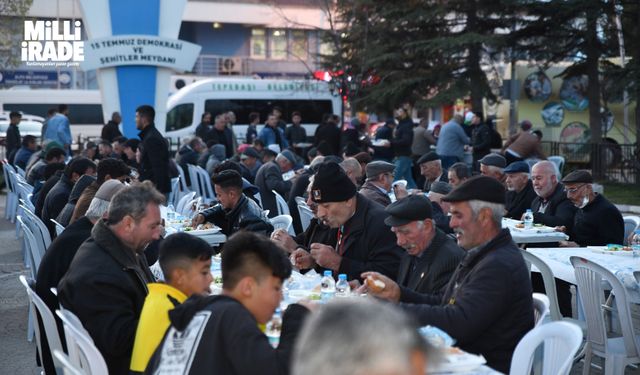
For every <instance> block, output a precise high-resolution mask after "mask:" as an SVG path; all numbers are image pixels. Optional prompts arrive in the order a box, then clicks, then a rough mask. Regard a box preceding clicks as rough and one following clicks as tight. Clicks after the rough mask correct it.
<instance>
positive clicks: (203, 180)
mask: <svg viewBox="0 0 640 375" xmlns="http://www.w3.org/2000/svg"><path fill="white" fill-rule="evenodd" d="M195 169H196V173H197V174H198V181H199V184H200V189H201V190H202V197H203V198H205V199H206V200H208V201H212V200H214V199H216V192H215V190H213V186H212V185H211V176H209V173H208V172H207V171H206V170H205V169H204V168H202V167H201V166H199V165H196V167H195Z"/></svg>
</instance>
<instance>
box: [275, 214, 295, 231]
mask: <svg viewBox="0 0 640 375" xmlns="http://www.w3.org/2000/svg"><path fill="white" fill-rule="evenodd" d="M269 221H270V222H271V225H273V230H276V229H284V230H286V231H287V232H288V233H289V234H291V229H292V225H291V224H292V223H293V218H292V217H291V216H290V215H278V216H276V217H274V218H272V219H269Z"/></svg>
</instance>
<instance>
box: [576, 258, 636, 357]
mask: <svg viewBox="0 0 640 375" xmlns="http://www.w3.org/2000/svg"><path fill="white" fill-rule="evenodd" d="M569 260H570V261H571V264H572V265H573V268H574V271H575V274H576V281H577V285H578V290H579V291H580V301H581V303H582V308H583V310H584V314H585V317H586V320H587V342H588V343H589V344H591V345H590V346H591V348H592V349H594V350H597V351H600V352H603V353H606V352H607V329H606V326H605V319H604V314H603V309H602V305H603V304H604V302H605V299H604V287H603V284H602V280H603V279H604V280H605V281H607V282H608V283H609V285H611V287H612V290H611V291H612V293H613V295H615V302H616V307H617V310H618V318H619V319H620V328H621V331H622V337H623V341H624V346H625V353H626V355H627V358H639V357H640V348H639V346H638V342H637V341H636V336H635V333H634V329H633V322H632V320H631V309H630V307H629V301H628V299H627V290H626V288H625V287H624V285H622V282H621V281H620V280H619V279H618V278H617V277H616V276H615V275H614V274H613V273H611V271H609V270H607V269H606V268H604V267H602V266H601V265H599V264H597V263H594V262H592V261H590V260H588V259H584V258H581V257H575V256H572V257H571V258H569Z"/></svg>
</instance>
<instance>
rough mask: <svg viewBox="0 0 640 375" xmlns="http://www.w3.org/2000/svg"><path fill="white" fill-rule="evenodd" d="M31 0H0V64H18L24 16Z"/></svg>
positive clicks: (9, 65) (5, 66)
mask: <svg viewBox="0 0 640 375" xmlns="http://www.w3.org/2000/svg"><path fill="white" fill-rule="evenodd" d="M31 3H33V0H0V66H2V67H3V68H15V67H17V66H19V65H20V63H21V61H20V46H21V43H20V41H21V38H22V35H23V34H24V29H23V28H24V17H25V15H26V14H27V12H28V11H29V8H31Z"/></svg>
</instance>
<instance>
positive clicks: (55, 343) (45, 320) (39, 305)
mask: <svg viewBox="0 0 640 375" xmlns="http://www.w3.org/2000/svg"><path fill="white" fill-rule="evenodd" d="M20 282H21V283H22V285H24V287H25V289H26V290H27V296H29V310H30V313H31V314H33V316H34V317H35V316H36V315H35V311H34V309H33V307H34V306H35V309H36V310H37V311H38V314H39V315H40V319H41V320H42V325H43V326H44V333H45V334H46V337H47V343H48V344H49V350H50V352H53V351H54V350H62V344H61V341H60V333H59V332H58V326H57V325H56V320H55V318H54V317H53V314H52V313H51V310H49V307H47V305H46V304H45V303H44V301H43V300H42V299H41V298H40V296H38V295H37V294H36V292H35V291H34V290H33V289H32V288H31V284H33V280H31V282H30V281H29V280H27V278H26V277H24V275H21V276H20ZM33 328H34V331H35V336H36V345H37V346H38V356H39V357H40V363H44V362H42V332H40V326H39V325H38V324H37V323H36V322H35V321H34V322H33Z"/></svg>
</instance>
